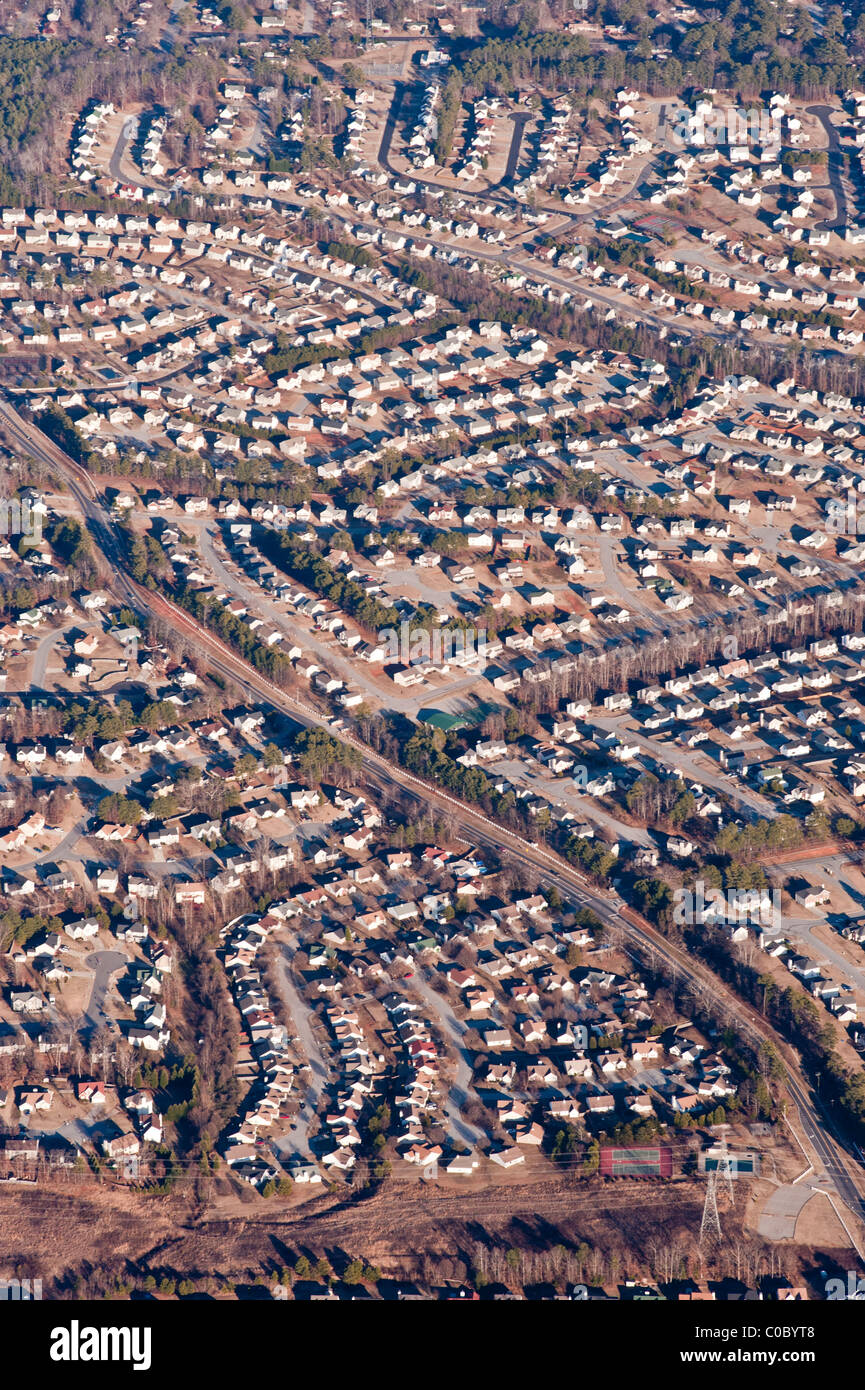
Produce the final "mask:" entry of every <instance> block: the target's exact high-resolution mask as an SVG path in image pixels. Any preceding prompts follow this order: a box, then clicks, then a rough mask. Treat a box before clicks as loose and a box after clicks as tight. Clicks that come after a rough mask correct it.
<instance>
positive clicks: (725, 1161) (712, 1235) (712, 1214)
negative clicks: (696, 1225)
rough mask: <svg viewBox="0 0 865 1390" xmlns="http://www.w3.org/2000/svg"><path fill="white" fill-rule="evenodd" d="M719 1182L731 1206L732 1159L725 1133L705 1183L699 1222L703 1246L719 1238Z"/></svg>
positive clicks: (717, 1240)
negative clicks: (701, 1213) (703, 1200)
mask: <svg viewBox="0 0 865 1390" xmlns="http://www.w3.org/2000/svg"><path fill="white" fill-rule="evenodd" d="M721 1184H723V1187H724V1190H725V1191H726V1193H727V1197H728V1199H729V1204H730V1206H731V1207H732V1205H733V1200H734V1199H733V1159H732V1157H731V1156H730V1153H729V1152H728V1150H727V1136H726V1134H725V1135H724V1136H723V1138H722V1139H721V1141H720V1143H719V1144H718V1152H717V1159H716V1166H715V1167H714V1168H712V1169H711V1170H710V1172H709V1180H708V1182H707V1183H706V1200H705V1202H704V1203H703V1219H702V1221H701V1222H700V1245H701V1246H703V1247H704V1248H705V1247H706V1246H707V1245H709V1244H712V1243H715V1242H718V1243H719V1242H720V1240H721V1218H720V1216H719V1215H718V1187H719V1185H721Z"/></svg>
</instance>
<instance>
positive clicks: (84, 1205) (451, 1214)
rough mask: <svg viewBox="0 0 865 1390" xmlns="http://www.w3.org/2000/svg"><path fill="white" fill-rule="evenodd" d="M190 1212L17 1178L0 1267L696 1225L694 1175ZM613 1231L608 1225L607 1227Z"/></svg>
mask: <svg viewBox="0 0 865 1390" xmlns="http://www.w3.org/2000/svg"><path fill="white" fill-rule="evenodd" d="M230 1206H234V1207H235V1208H236V1211H235V1212H232V1215H231V1218H230V1219H224V1217H221V1216H220V1215H219V1213H220V1210H221V1209H222V1208H223V1202H222V1201H220V1202H219V1203H218V1205H214V1206H213V1207H211V1209H210V1210H209V1211H208V1212H207V1213H206V1214H205V1215H204V1216H203V1217H200V1218H198V1219H196V1218H195V1217H194V1216H193V1215H192V1214H191V1213H190V1210H189V1208H188V1206H186V1204H184V1203H183V1202H182V1200H180V1199H175V1198H153V1199H148V1198H145V1197H142V1196H140V1195H137V1194H133V1193H130V1192H127V1191H124V1190H122V1189H120V1188H113V1189H109V1188H99V1187H97V1186H96V1185H91V1184H88V1185H86V1186H85V1185H82V1186H80V1187H76V1188H75V1190H74V1192H72V1191H70V1189H69V1188H63V1187H62V1186H59V1185H58V1186H57V1187H54V1188H49V1187H48V1186H42V1187H40V1188H39V1189H36V1190H33V1189H31V1190H27V1189H25V1188H23V1187H22V1186H21V1185H16V1186H14V1187H7V1188H5V1189H4V1190H2V1191H0V1271H2V1270H12V1271H15V1270H17V1269H18V1267H19V1266H24V1267H25V1270H24V1272H25V1273H29V1274H30V1275H31V1276H32V1277H41V1278H42V1279H43V1280H45V1281H53V1280H57V1279H62V1278H63V1276H64V1274H67V1273H69V1272H70V1271H73V1270H75V1271H78V1270H81V1269H82V1268H84V1269H86V1268H87V1267H88V1266H89V1267H90V1268H98V1267H110V1268H111V1269H113V1270H116V1269H118V1268H119V1267H121V1266H122V1265H123V1263H124V1262H129V1266H130V1267H131V1268H133V1269H134V1270H135V1271H136V1272H137V1273H142V1274H143V1273H146V1272H150V1271H152V1272H153V1273H156V1274H160V1273H166V1272H168V1273H170V1274H171V1275H172V1276H174V1275H184V1274H189V1275H192V1276H201V1275H217V1276H220V1277H229V1276H233V1277H238V1276H242V1275H243V1274H244V1273H245V1272H247V1271H253V1270H256V1271H257V1270H258V1269H259V1268H261V1267H264V1268H267V1267H269V1266H271V1265H273V1264H274V1263H275V1264H277V1265H283V1264H285V1263H287V1262H288V1261H289V1258H290V1257H291V1258H292V1262H293V1259H295V1258H296V1256H297V1253H298V1252H299V1251H300V1250H302V1249H311V1250H315V1251H319V1252H321V1251H327V1252H330V1253H332V1254H334V1255H336V1254H338V1252H340V1251H346V1252H349V1253H350V1254H352V1255H355V1254H359V1255H362V1256H363V1257H364V1258H366V1259H368V1260H372V1261H374V1262H375V1263H377V1264H378V1265H379V1266H380V1267H381V1268H382V1270H383V1271H384V1272H385V1273H387V1272H389V1271H395V1270H399V1269H400V1268H403V1267H404V1266H405V1265H406V1263H408V1265H409V1267H410V1266H411V1264H412V1262H413V1261H414V1260H415V1259H416V1258H417V1257H419V1256H422V1255H423V1253H424V1252H427V1251H428V1252H430V1253H433V1254H440V1253H442V1252H449V1251H450V1252H454V1251H457V1250H460V1249H466V1248H474V1246H475V1245H476V1244H477V1243H478V1242H484V1241H487V1240H489V1239H496V1238H499V1239H502V1240H505V1241H506V1243H507V1244H508V1245H511V1244H518V1245H519V1246H521V1247H523V1248H526V1247H528V1248H531V1247H536V1248H544V1249H547V1248H549V1247H550V1246H551V1245H554V1244H556V1243H557V1242H559V1241H561V1242H563V1243H567V1244H572V1243H574V1244H575V1243H577V1242H579V1241H580V1240H585V1241H587V1242H588V1243H589V1244H591V1245H597V1246H598V1247H604V1246H607V1247H609V1246H610V1244H611V1242H612V1243H614V1244H615V1245H616V1246H617V1247H618V1249H619V1250H621V1251H623V1252H624V1251H626V1250H633V1251H638V1250H642V1249H646V1247H647V1243H648V1242H650V1241H651V1240H652V1239H653V1238H657V1239H662V1240H664V1241H670V1240H674V1239H676V1238H679V1239H681V1240H682V1241H685V1240H688V1241H689V1242H690V1238H691V1236H692V1234H693V1233H694V1231H695V1230H698V1229H699V1220H700V1211H701V1208H702V1185H701V1184H699V1183H697V1182H691V1181H685V1182H681V1183H676V1184H674V1185H664V1188H663V1191H662V1190H661V1189H660V1187H658V1186H657V1185H655V1184H650V1183H628V1182H621V1183H615V1184H608V1185H604V1186H595V1185H594V1184H591V1185H588V1184H587V1185H586V1186H585V1187H584V1188H576V1187H575V1186H574V1185H572V1184H569V1183H567V1182H555V1181H552V1182H549V1183H545V1184H533V1185H531V1186H516V1185H514V1186H513V1187H509V1188H508V1189H507V1191H501V1190H499V1191H495V1192H493V1191H488V1192H486V1193H477V1192H474V1193H471V1194H469V1193H466V1194H465V1195H456V1194H454V1193H453V1192H448V1191H446V1190H445V1189H444V1188H441V1189H439V1188H435V1187H432V1186H431V1187H429V1188H425V1189H424V1190H423V1192H420V1193H417V1194H415V1195H414V1196H413V1198H412V1200H411V1202H407V1201H406V1198H405V1189H404V1188H403V1186H402V1184H399V1185H393V1186H391V1187H386V1188H384V1189H383V1190H382V1191H380V1192H379V1193H377V1194H376V1195H375V1196H372V1197H370V1198H368V1199H366V1200H360V1201H357V1200H356V1201H354V1202H353V1203H350V1204H349V1203H344V1202H341V1201H340V1198H339V1197H338V1196H331V1195H329V1194H324V1195H322V1196H321V1197H316V1198H314V1199H312V1200H311V1201H308V1202H304V1203H303V1204H302V1205H297V1206H282V1207H280V1206H279V1205H277V1204H276V1202H275V1201H274V1202H273V1203H272V1204H271V1205H270V1207H269V1209H268V1210H266V1211H265V1209H264V1207H263V1205H262V1204H261V1203H260V1202H259V1201H253V1202H252V1203H251V1204H250V1205H247V1204H246V1203H240V1202H238V1201H237V1200H236V1199H234V1198H229V1199H226V1203H225V1207H226V1209H228V1208H229V1207H230ZM611 1232H612V1233H614V1234H613V1235H611Z"/></svg>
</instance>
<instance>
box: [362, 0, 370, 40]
mask: <svg viewBox="0 0 865 1390" xmlns="http://www.w3.org/2000/svg"><path fill="white" fill-rule="evenodd" d="M371 43H372V0H366V38H365V40H364V47H365V48H369V46H370V44H371Z"/></svg>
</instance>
